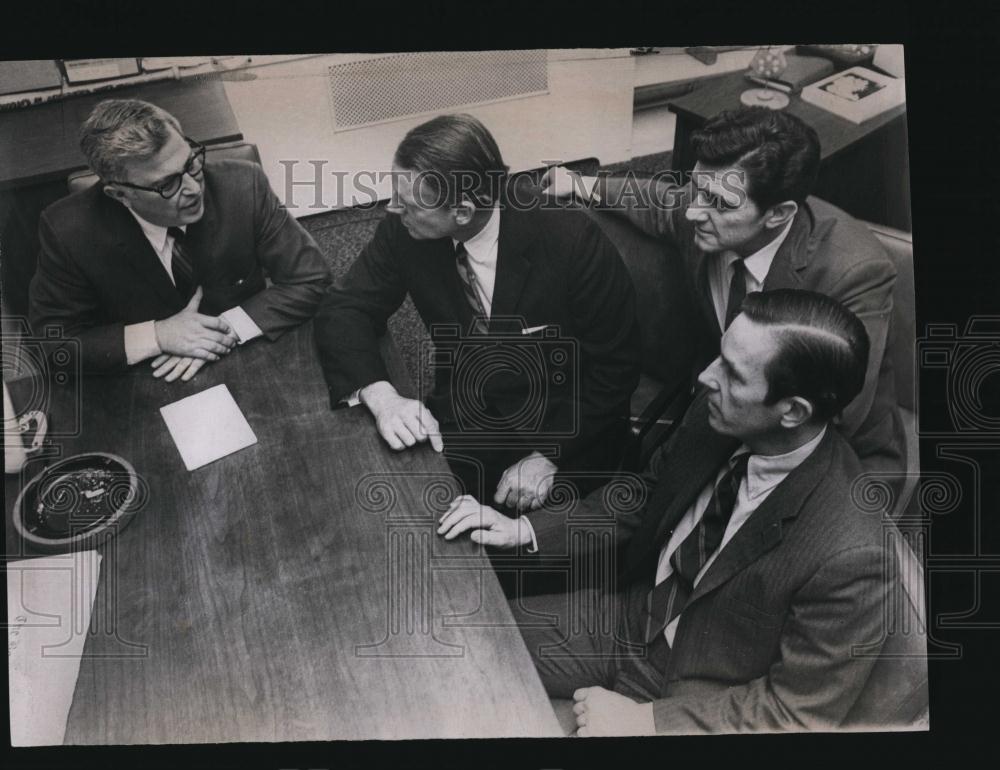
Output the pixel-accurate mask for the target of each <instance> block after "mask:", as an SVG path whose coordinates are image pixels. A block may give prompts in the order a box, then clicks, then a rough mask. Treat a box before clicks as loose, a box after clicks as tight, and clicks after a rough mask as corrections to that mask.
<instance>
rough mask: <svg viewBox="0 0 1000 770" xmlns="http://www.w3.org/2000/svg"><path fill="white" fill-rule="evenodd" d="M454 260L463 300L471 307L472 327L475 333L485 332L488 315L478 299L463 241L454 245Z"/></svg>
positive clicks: (473, 276) (473, 275)
mask: <svg viewBox="0 0 1000 770" xmlns="http://www.w3.org/2000/svg"><path fill="white" fill-rule="evenodd" d="M455 260H456V262H457V263H458V277H459V278H461V279H462V290H463V292H464V293H465V300H466V302H468V303H469V307H471V308H472V315H473V316H474V320H473V329H474V331H475V332H476V334H486V332H487V330H488V326H487V318H488V315H487V313H486V308H484V307H483V303H482V301H481V300H480V299H479V292H478V291H476V274H475V273H474V272H472V267H471V266H470V265H469V252H468V251H466V250H465V244H464V243H459V244H458V245H456V246H455Z"/></svg>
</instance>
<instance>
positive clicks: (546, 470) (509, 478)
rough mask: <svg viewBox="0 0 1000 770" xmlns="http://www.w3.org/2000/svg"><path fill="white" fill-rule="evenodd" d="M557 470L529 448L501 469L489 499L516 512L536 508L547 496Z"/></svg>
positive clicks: (552, 464)
mask: <svg viewBox="0 0 1000 770" xmlns="http://www.w3.org/2000/svg"><path fill="white" fill-rule="evenodd" d="M557 470H558V468H556V465H555V463H553V462H552V461H551V460H549V459H548V458H547V457H545V456H544V455H541V454H539V453H538V452H532V453H531V454H530V455H528V456H527V457H523V458H521V459H520V460H518V461H517V462H516V463H514V464H513V465H512V466H510V467H509V468H508V469H507V470H505V471H504V472H503V476H501V477H500V483H499V484H497V490H496V493H495V494H494V495H493V502H495V503H496V504H497V505H506V506H507V507H508V508H515V509H516V510H517V511H518V512H519V513H523V512H524V511H534V510H537V509H539V508H541V507H542V505H543V504H544V503H545V501H546V500H547V499H548V496H549V492H551V491H552V484H553V482H554V481H555V474H556V471H557Z"/></svg>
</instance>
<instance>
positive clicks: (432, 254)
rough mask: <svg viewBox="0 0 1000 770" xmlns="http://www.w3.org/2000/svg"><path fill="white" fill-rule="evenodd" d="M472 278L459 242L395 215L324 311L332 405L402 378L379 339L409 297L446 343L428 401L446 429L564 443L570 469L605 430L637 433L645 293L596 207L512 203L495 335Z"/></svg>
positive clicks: (321, 328)
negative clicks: (479, 326) (598, 221)
mask: <svg viewBox="0 0 1000 770" xmlns="http://www.w3.org/2000/svg"><path fill="white" fill-rule="evenodd" d="M521 197H522V198H524V196H523V195H522V196H521ZM460 280H461V279H460V278H459V276H458V272H457V268H456V263H455V254H454V250H453V246H452V242H451V239H450V238H442V239H437V240H426V241H420V240H415V239H413V238H412V237H410V235H409V233H408V232H407V231H406V228H405V227H403V225H402V224H401V222H400V221H399V218H398V217H396V216H388V217H386V218H385V219H384V220H383V221H382V222H381V224H380V225H379V227H378V230H377V231H376V233H375V235H374V237H373V239H372V241H371V243H369V244H368V245H367V246H366V247H365V249H364V251H362V253H361V254H360V255H359V257H358V259H357V260H356V261H355V263H354V264H353V265H352V266H351V268H350V270H349V271H348V273H347V274H346V275H345V276H344V278H343V279H342V280H340V281H338V282H336V284H335V285H334V286H333V287H331V289H330V291H329V292H328V294H327V297H326V299H325V300H324V302H323V304H322V306H321V308H320V310H319V312H318V314H317V317H316V340H317V344H318V346H319V352H320V360H321V363H322V365H323V370H324V373H325V375H326V379H327V382H328V384H329V386H330V397H331V404H332V405H333V406H336V405H337V403H338V402H339V401H340V400H341V399H342V398H343V397H345V396H347V395H348V394H350V393H352V392H353V391H355V390H357V389H358V388H361V387H364V386H365V385H368V384H370V383H372V382H376V381H379V380H386V379H388V378H389V377H388V373H387V371H386V368H385V364H384V363H383V361H382V358H381V356H380V355H379V351H378V345H377V338H378V337H379V336H380V335H381V334H383V333H384V332H385V328H386V321H387V320H388V318H389V316H391V315H392V314H393V313H394V312H395V311H396V309H397V308H398V307H399V306H400V304H402V302H403V300H404V298H405V297H406V295H407V294H409V295H410V296H411V297H412V298H413V303H414V305H415V306H416V308H417V311H418V312H419V313H420V316H421V318H422V319H423V321H424V323H425V324H426V325H427V327H428V329H429V330H430V334H431V339H432V341H433V342H434V345H435V348H436V351H437V352H436V355H437V358H436V359H435V364H436V365H435V367H434V371H435V382H434V388H433V391H432V393H431V395H430V397H429V399H428V406H429V407H430V409H431V411H432V413H434V415H435V417H436V418H437V419H438V420H439V422H441V423H442V426H444V425H446V424H447V425H451V426H453V428H454V429H455V430H456V431H457V432H459V433H461V434H463V435H470V433H471V434H481V435H483V436H484V438H485V440H486V441H487V442H488V441H489V436H490V435H493V436H503V437H505V438H506V437H511V436H515V435H516V436H519V437H520V438H521V439H522V440H523V441H524V442H526V443H527V444H529V445H532V443H534V444H536V445H540V446H541V445H545V446H549V445H554V446H558V447H559V449H560V453H561V454H560V459H557V460H556V464H557V465H558V466H559V467H560V468H561V469H565V468H566V467H567V463H569V464H570V465H572V463H573V461H574V458H579V457H580V456H581V455H582V454H583V453H584V452H586V451H587V450H588V449H589V448H591V447H593V446H594V444H595V442H598V441H599V437H602V436H608V435H610V434H617V435H618V436H624V432H625V430H626V426H627V421H626V420H627V416H628V403H629V398H630V396H631V394H632V391H633V390H634V389H635V385H636V383H637V381H638V373H639V331H638V326H637V322H636V317H635V298H634V294H635V291H634V287H633V286H632V283H631V279H630V278H629V275H628V272H627V271H626V269H625V266H624V264H623V263H622V261H621V257H620V256H619V255H618V253H617V252H616V251H615V249H614V247H613V246H612V245H611V243H610V242H609V241H608V240H607V238H606V237H605V236H604V235H603V234H602V233H601V231H600V230H599V229H598V228H597V226H596V225H594V224H593V223H592V222H591V221H590V220H589V219H588V218H587V217H586V215H585V214H583V213H582V212H579V211H569V210H554V211H553V210H548V211H546V210H539V209H538V208H537V207H536V208H533V209H531V210H524V207H521V206H515V205H510V204H509V203H508V199H507V198H506V197H504V198H503V199H502V201H501V211H500V237H499V244H498V254H497V268H496V282H495V286H494V292H493V306H492V312H491V318H490V324H489V335H488V339H489V341H488V342H486V341H484V339H483V338H482V337H478V338H477V337H472V336H470V332H469V329H470V323H471V321H472V318H473V315H472V311H471V309H470V307H469V304H468V301H467V300H466V298H465V296H464V295H463V288H462V285H461V283H460ZM542 325H548V326H549V328H548V329H547V330H543V331H540V332H536V333H535V334H532V335H522V334H521V331H522V329H527V328H532V327H538V326H542ZM469 372H476V373H477V374H479V375H482V377H481V378H480V377H468V376H467V375H468V374H469ZM483 414H486V415H487V417H486V418H484V419H481V420H480V419H479V417H480V416H481V415H483Z"/></svg>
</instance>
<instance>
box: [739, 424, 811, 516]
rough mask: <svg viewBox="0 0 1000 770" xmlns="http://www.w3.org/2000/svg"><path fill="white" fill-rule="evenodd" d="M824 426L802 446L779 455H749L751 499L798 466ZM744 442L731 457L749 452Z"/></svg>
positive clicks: (779, 481)
mask: <svg viewBox="0 0 1000 770" xmlns="http://www.w3.org/2000/svg"><path fill="white" fill-rule="evenodd" d="M826 429H827V428H826V426H825V425H824V426H823V429H822V430H821V431H820V432H819V433H817V434H816V435H815V436H814V437H813V438H811V439H809V441H807V442H806V443H805V444H803V445H802V446H800V447H798V448H796V449H793V450H792V451H791V452H785V453H784V454H780V455H754V454H752V455H750V460H749V461H748V463H747V493H748V495H749V497H750V499H751V500H753V499H755V498H757V497H760V496H761V495H762V494H764V493H765V492H769V491H770V490H772V489H774V488H775V487H776V486H778V484H780V483H781V482H782V481H784V479H785V477H786V476H787V475H788V474H789V473H791V472H792V471H793V470H795V469H796V468H798V467H799V466H800V465H801V464H802V463H803V462H804V461H805V459H806V458H807V457H809V455H811V454H812V453H813V450H814V449H816V447H817V446H819V442H820V441H822V440H823V436H825V435H826ZM749 451H750V450H749V448H748V447H747V446H746V445H745V444H744V445H743V446H741V447H740V448H739V449H737V450H736V451H735V452H734V453H733V457H735V456H736V455H738V454H741V453H743V452H749Z"/></svg>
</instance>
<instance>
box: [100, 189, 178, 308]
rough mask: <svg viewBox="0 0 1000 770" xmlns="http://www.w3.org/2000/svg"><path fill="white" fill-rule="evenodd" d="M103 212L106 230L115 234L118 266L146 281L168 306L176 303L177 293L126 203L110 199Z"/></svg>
mask: <svg viewBox="0 0 1000 770" xmlns="http://www.w3.org/2000/svg"><path fill="white" fill-rule="evenodd" d="M105 211H106V215H107V217H108V226H109V229H110V230H111V232H113V233H114V234H115V247H116V253H117V255H118V259H119V260H120V262H121V264H120V266H119V267H120V269H121V270H122V271H123V272H129V271H131V272H132V273H134V274H135V276H136V277H137V279H138V280H139V281H143V282H145V283H146V284H148V285H149V286H150V288H152V289H153V291H154V292H155V293H156V295H157V296H158V297H159V298H160V299H162V300H163V301H164V302H165V303H167V305H169V306H171V307H174V306H176V305H177V303H178V301H179V300H180V295H179V294H178V293H177V289H176V288H175V287H174V284H173V281H171V280H170V276H169V275H167V270H166V268H165V267H164V266H163V263H162V262H160V258H159V257H158V256H157V255H156V252H155V251H153V247H152V246H151V245H150V243H149V241H148V240H147V239H146V235H145V233H143V231H142V228H141V227H139V223H138V222H137V221H136V220H135V217H133V216H132V214H131V213H130V212H129V211H128V209H126V208H125V206H123V205H122V204H120V203H118V202H116V201H113V200H111V199H110V198H109V199H108V201H107V204H106V208H105Z"/></svg>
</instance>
